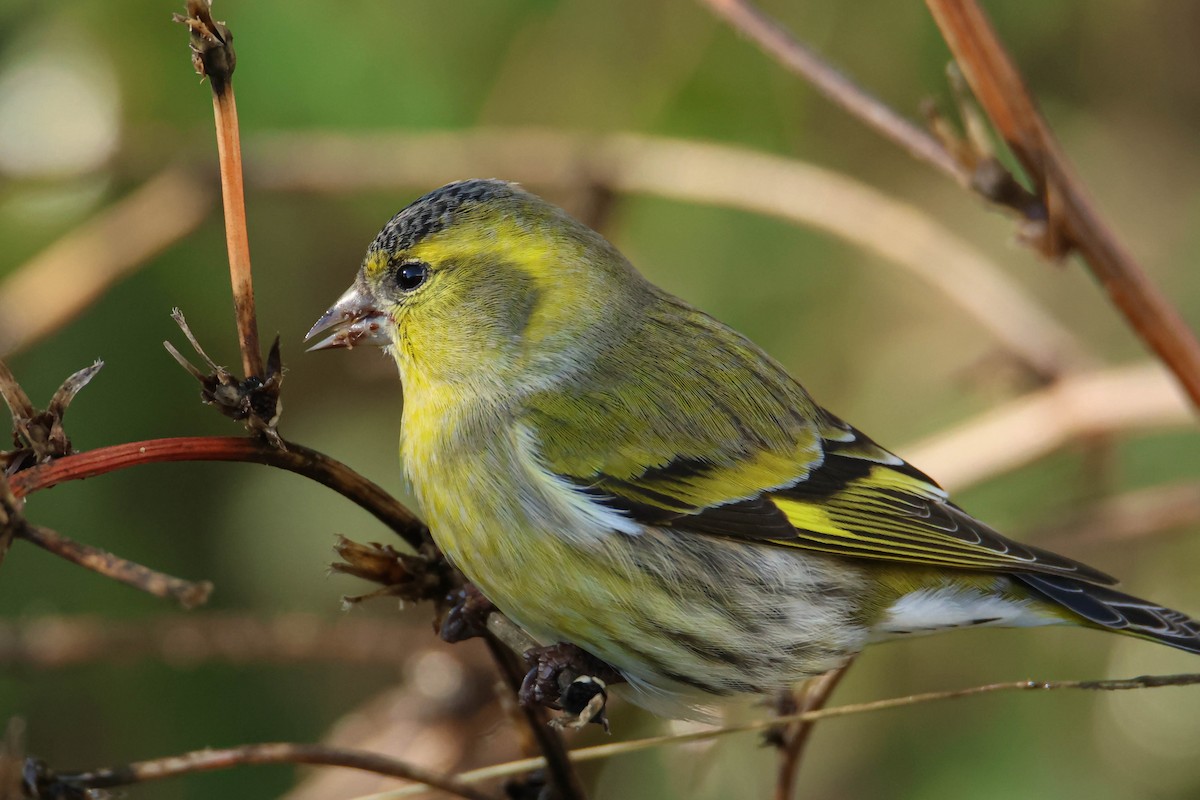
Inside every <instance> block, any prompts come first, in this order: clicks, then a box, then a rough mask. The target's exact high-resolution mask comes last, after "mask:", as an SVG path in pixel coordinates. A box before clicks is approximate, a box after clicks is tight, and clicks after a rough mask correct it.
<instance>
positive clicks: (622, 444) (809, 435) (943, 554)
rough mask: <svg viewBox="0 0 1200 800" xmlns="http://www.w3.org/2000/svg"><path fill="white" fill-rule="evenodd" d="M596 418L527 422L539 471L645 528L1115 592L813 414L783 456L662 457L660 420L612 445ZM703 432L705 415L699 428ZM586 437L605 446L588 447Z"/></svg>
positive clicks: (1098, 576)
mask: <svg viewBox="0 0 1200 800" xmlns="http://www.w3.org/2000/svg"><path fill="white" fill-rule="evenodd" d="M604 416H607V415H606V414H604V413H603V411H601V416H600V418H598V419H597V420H594V421H593V423H592V424H590V425H588V426H587V427H581V426H578V425H571V424H567V423H565V422H564V421H563V418H561V417H560V418H555V417H554V415H550V416H547V415H541V416H539V417H538V419H537V420H536V426H535V427H536V428H537V430H538V431H539V434H540V435H541V437H542V441H543V442H550V443H551V444H550V446H549V447H544V448H543V458H544V466H545V468H546V469H547V470H549V471H551V472H553V473H555V474H556V475H558V476H560V477H562V478H565V479H566V480H568V481H570V482H572V483H573V484H575V485H576V486H578V487H579V488H580V489H581V490H582V491H585V492H587V493H589V494H591V495H592V496H594V497H595V498H596V499H597V500H598V501H599V502H602V503H604V504H606V505H608V506H610V507H612V508H615V509H618V510H620V511H621V512H623V513H625V514H626V515H628V516H629V517H630V518H632V519H634V520H636V521H638V522H640V523H643V524H646V525H654V526H658V527H662V528H667V529H672V530H677V531H679V532H680V534H681V535H689V534H691V535H695V534H703V535H717V536H727V537H731V538H735V539H742V540H752V541H756V542H760V543H763V544H769V545H776V546H781V547H796V548H800V549H804V550H815V551H820V552H823V553H829V554H833V555H838V556H850V557H855V558H864V559H876V560H883V561H893V562H906V563H911V564H918V565H926V566H938V567H949V568H957V569H969V570H995V571H1017V572H1033V573H1042V574H1051V575H1060V576H1068V577H1072V578H1075V579H1078V580H1083V581H1087V582H1090V583H1099V584H1112V583H1115V582H1116V580H1115V579H1114V578H1112V577H1110V576H1108V575H1106V574H1104V573H1102V572H1100V571H1098V570H1096V569H1093V568H1091V567H1088V566H1086V565H1084V564H1080V563H1078V562H1076V561H1073V560H1071V559H1069V558H1065V557H1063V556H1059V555H1056V554H1054V553H1051V552H1048V551H1045V550H1041V549H1039V548H1036V547H1032V546H1029V545H1024V544H1021V543H1018V542H1014V541H1012V540H1011V539H1007V538H1005V537H1004V536H1002V535H1000V534H999V533H997V532H996V531H995V530H993V529H992V528H990V527H988V526H987V525H985V524H983V523H982V522H980V521H979V520H976V519H975V518H973V517H972V516H970V515H969V514H967V513H966V512H964V511H963V510H962V509H960V508H958V507H957V506H955V505H954V504H953V503H951V502H949V501H948V500H947V497H946V493H945V492H944V491H943V490H942V489H941V488H940V487H939V486H938V485H937V484H936V483H934V481H933V480H932V479H930V478H929V477H928V476H926V475H925V474H923V473H922V472H921V471H920V470H918V469H916V468H915V467H913V466H912V465H910V464H908V463H907V462H905V461H904V460H903V459H901V458H899V457H898V456H896V455H893V454H892V453H890V452H888V451H887V450H885V449H883V448H882V447H880V446H879V445H877V444H875V443H874V442H873V441H871V440H870V439H869V438H867V437H866V436H864V435H863V434H862V433H860V432H859V431H857V430H855V429H854V428H852V427H851V426H849V425H847V424H845V423H843V422H841V421H840V420H838V419H836V418H834V417H832V416H831V415H829V414H827V413H826V412H824V411H821V410H820V409H816V408H815V406H814V407H813V408H809V409H806V413H805V415H804V416H805V417H806V419H807V424H806V425H804V426H798V427H797V428H796V429H795V430H794V431H793V432H792V433H791V434H790V440H791V447H790V449H789V448H787V447H784V448H780V447H779V446H778V443H775V444H774V445H771V446H766V445H759V446H755V445H754V438H755V437H753V436H750V437H746V436H741V437H740V438H739V437H738V436H733V437H732V439H725V440H723V441H724V442H726V443H727V444H726V446H724V447H713V449H712V450H710V451H709V452H708V454H707V455H702V454H701V453H692V454H686V455H678V454H676V453H674V452H673V448H671V447H670V446H669V444H670V440H671V438H672V437H671V436H660V435H659V433H660V432H656V431H653V430H651V428H653V427H654V423H653V420H656V419H658V420H661V419H662V417H661V416H660V415H658V414H656V413H655V411H654V410H653V409H648V410H645V413H644V414H641V415H637V414H635V415H633V416H634V417H636V418H638V419H640V420H642V423H643V424H645V425H646V426H647V429H646V430H644V431H641V432H637V433H634V434H633V435H632V436H620V435H619V436H617V437H616V439H615V440H614V439H613V438H611V434H612V433H613V428H612V426H611V425H606V424H604V421H603V417H604ZM718 416H720V415H718ZM610 418H611V417H610ZM679 422H680V420H674V421H673V423H672V424H675V423H679ZM686 423H687V420H686V419H684V420H683V421H682V423H681V424H683V425H686ZM711 424H712V418H711V415H709V417H706V418H705V420H704V425H703V427H704V428H708V427H710V426H711ZM596 431H603V432H604V433H605V435H606V436H608V437H609V438H607V439H605V440H604V442H603V443H601V442H600V441H598V440H595V439H594V438H593V437H595V436H596V435H597V434H596V433H595V432H596ZM675 440H676V441H680V440H687V439H686V437H684V438H682V439H681V437H675ZM729 442H733V443H734V444H732V445H730V444H728V443H729ZM647 465H649V466H647Z"/></svg>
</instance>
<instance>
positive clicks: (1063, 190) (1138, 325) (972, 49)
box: [926, 0, 1200, 406]
mask: <svg viewBox="0 0 1200 800" xmlns="http://www.w3.org/2000/svg"><path fill="white" fill-rule="evenodd" d="M926 4H927V5H928V6H929V10H930V11H931V12H932V13H933V18H934V20H935V21H936V22H937V24H938V27H939V28H940V29H941V31H942V36H943V37H944V38H945V39H946V44H947V45H949V47H950V51H951V52H952V53H953V54H954V57H955V59H956V60H957V61H958V64H959V66H960V67H961V68H962V71H963V75H964V76H965V77H966V79H967V82H968V83H969V84H970V85H971V89H972V91H973V92H974V93H975V96H976V97H977V98H978V99H979V102H980V104H981V105H982V106H983V108H984V110H985V111H986V112H987V114H988V116H989V117H990V118H991V120H992V123H993V124H994V125H995V126H996V130H997V131H998V132H999V133H1000V135H1001V136H1002V137H1003V139H1004V141H1005V142H1006V143H1007V144H1008V146H1009V147H1010V148H1011V149H1012V151H1013V153H1014V154H1015V155H1016V156H1017V158H1018V159H1019V160H1020V162H1021V165H1022V166H1023V167H1024V168H1025V171H1026V172H1027V173H1028V175H1029V177H1030V179H1031V180H1032V181H1033V182H1034V184H1035V186H1036V188H1037V190H1038V194H1039V196H1041V197H1042V198H1043V200H1044V205H1045V207H1046V209H1047V211H1048V213H1049V219H1048V220H1047V222H1046V225H1045V229H1044V236H1042V237H1041V239H1040V240H1039V241H1037V242H1035V244H1036V245H1037V246H1038V247H1039V249H1040V250H1041V251H1042V252H1043V253H1044V254H1045V255H1047V256H1049V257H1051V258H1062V257H1063V256H1065V255H1066V254H1068V253H1069V252H1070V251H1071V250H1078V251H1079V253H1080V255H1082V256H1083V259H1084V260H1085V261H1086V262H1087V264H1088V266H1089V267H1090V268H1091V270H1092V273H1093V275H1095V277H1096V279H1097V280H1099V281H1100V283H1101V285H1102V286H1103V287H1104V289H1105V291H1107V292H1108V295H1109V298H1110V299H1111V300H1112V302H1113V304H1114V305H1116V306H1117V308H1118V309H1120V311H1121V313H1123V314H1124V315H1125V319H1126V321H1127V322H1128V323H1129V325H1130V327H1132V328H1133V330H1134V331H1135V332H1136V333H1137V335H1138V336H1140V337H1141V338H1142V340H1143V341H1144V342H1145V343H1146V344H1147V345H1148V346H1149V347H1150V349H1151V350H1153V351H1154V352H1155V353H1157V354H1158V356H1159V358H1161V359H1162V360H1163V362H1164V363H1166V364H1167V366H1168V367H1170V369H1171V371H1172V372H1173V373H1175V377H1176V378H1177V379H1178V380H1179V382H1180V383H1181V384H1182V385H1183V386H1184V388H1185V389H1186V390H1187V392H1188V394H1189V396H1190V397H1191V399H1192V404H1193V405H1196V406H1200V342H1198V341H1197V340H1196V336H1195V334H1194V333H1193V332H1192V331H1191V329H1189V328H1188V326H1187V324H1186V323H1185V322H1184V321H1183V318H1182V317H1181V316H1180V315H1179V312H1178V311H1176V309H1175V307H1174V306H1173V305H1172V304H1171V303H1170V302H1168V301H1167V299H1166V297H1165V296H1164V295H1163V294H1162V292H1160V291H1159V290H1158V287H1156V286H1155V285H1154V284H1153V283H1152V282H1151V281H1150V279H1149V278H1148V277H1147V276H1146V273H1145V270H1143V269H1142V267H1141V265H1140V264H1138V262H1137V260H1136V259H1135V258H1134V257H1133V255H1132V254H1131V253H1130V252H1129V251H1128V250H1126V249H1125V247H1124V246H1123V245H1122V244H1121V243H1120V242H1119V241H1118V240H1117V237H1116V235H1115V234H1114V233H1113V231H1112V229H1111V228H1109V227H1108V226H1107V225H1106V224H1105V223H1104V221H1103V220H1102V219H1101V218H1100V216H1099V214H1098V213H1097V212H1096V210H1095V209H1094V207H1093V206H1092V203H1091V200H1090V199H1089V198H1088V196H1087V193H1086V191H1085V190H1084V188H1083V185H1082V184H1081V183H1080V181H1079V180H1078V178H1076V177H1075V174H1074V172H1073V170H1072V169H1071V166H1070V165H1069V164H1068V162H1067V159H1066V157H1065V156H1064V155H1063V154H1062V151H1061V149H1060V148H1059V145H1058V142H1057V141H1056V140H1055V138H1054V136H1053V134H1051V132H1050V128H1049V126H1048V125H1047V124H1046V122H1045V120H1044V119H1043V118H1042V115H1041V113H1040V112H1039V111H1038V109H1037V104H1036V103H1035V102H1034V100H1033V98H1032V97H1031V96H1030V94H1029V91H1028V90H1027V89H1026V87H1025V83H1024V81H1022V80H1021V75H1020V73H1019V71H1018V70H1017V67H1016V65H1015V64H1014V63H1013V61H1012V59H1011V58H1010V57H1009V55H1008V53H1007V52H1006V51H1005V49H1004V46H1003V45H1002V44H1001V43H1000V40H999V38H998V37H997V36H996V32H995V30H994V29H993V28H992V26H991V23H990V22H989V21H988V19H987V16H986V15H985V14H984V13H983V10H982V9H980V8H979V5H978V4H977V3H976V2H975V0H926Z"/></svg>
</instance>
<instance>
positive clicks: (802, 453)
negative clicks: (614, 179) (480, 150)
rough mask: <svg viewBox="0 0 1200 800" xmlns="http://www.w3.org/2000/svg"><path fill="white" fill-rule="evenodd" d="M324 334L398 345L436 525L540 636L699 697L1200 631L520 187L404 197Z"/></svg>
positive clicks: (409, 436) (445, 547)
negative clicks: (1063, 628)
mask: <svg viewBox="0 0 1200 800" xmlns="http://www.w3.org/2000/svg"><path fill="white" fill-rule="evenodd" d="M321 333H327V334H329V335H328V336H327V337H326V338H324V339H323V340H321V341H319V342H318V343H317V344H316V345H315V346H314V348H313V349H323V348H329V347H349V346H353V345H354V344H359V343H370V344H377V345H381V346H383V347H385V348H387V349H388V350H389V351H390V352H391V354H392V355H393V356H394V358H395V359H396V364H397V365H398V366H399V370H400V378H401V381H402V384H403V395H404V405H403V418H402V432H401V445H400V451H401V455H402V458H403V461H404V468H405V470H406V472H407V474H408V477H409V479H410V480H411V483H412V486H413V488H414V489H415V492H416V495H417V497H418V499H419V501H420V504H421V506H422V508H423V510H424V512H425V514H426V516H427V520H428V523H429V526H430V530H431V533H432V535H433V538H434V540H435V541H436V542H437V544H438V546H439V547H440V548H441V549H442V551H443V552H444V553H445V554H446V556H448V557H449V558H450V560H451V561H452V562H453V563H454V564H455V565H456V566H457V567H459V568H460V569H461V570H462V572H463V573H464V574H465V575H466V576H467V577H468V578H469V579H470V580H471V581H472V582H473V583H474V584H475V585H476V586H478V588H479V589H480V590H481V591H482V592H483V593H484V595H486V596H487V598H488V599H489V600H491V601H492V602H493V603H494V604H495V605H496V606H497V607H498V608H499V609H500V610H501V611H503V612H504V613H505V614H507V615H508V616H509V617H510V618H511V619H513V620H514V621H515V622H516V623H518V624H519V625H521V626H522V627H523V628H525V629H526V630H527V631H528V632H529V633H530V634H531V635H532V636H534V637H535V638H537V639H538V640H540V641H541V642H543V643H544V644H552V643H557V642H569V643H573V644H575V645H578V646H579V647H581V648H583V649H584V650H586V651H587V652H589V653H591V654H592V655H594V656H596V657H598V658H600V659H602V660H603V661H605V662H607V663H608V664H610V665H611V666H613V667H614V668H616V669H617V670H618V671H619V672H620V673H621V674H622V675H623V676H624V677H625V678H626V679H627V680H628V682H629V683H630V684H632V686H633V687H634V689H635V690H636V691H635V692H634V696H633V699H634V700H635V701H637V702H640V703H641V704H643V705H645V706H647V707H650V708H652V709H654V710H657V711H659V712H660V713H665V714H668V715H681V716H695V715H702V714H704V713H705V710H704V709H705V707H706V706H707V705H708V704H710V703H711V702H712V701H713V700H714V698H716V697H721V696H729V695H739V694H746V693H770V692H775V691H778V690H781V689H785V688H789V687H792V686H794V685H795V684H797V683H798V682H800V681H802V680H803V679H806V678H810V677H812V676H815V675H818V674H820V673H823V672H825V671H827V670H830V669H833V668H835V667H838V666H841V665H842V664H844V663H845V662H846V661H847V659H848V658H850V657H851V656H854V655H855V654H857V653H858V652H859V651H860V650H862V648H863V647H864V646H865V645H867V644H870V643H873V642H878V641H884V640H888V639H895V638H899V637H905V636H915V635H918V634H925V633H932V632H935V631H943V630H949V629H954V628H967V627H979V626H1004V627H1025V626H1039V625H1060V624H1068V625H1082V626H1086V627H1091V628H1100V629H1104V630H1111V631H1115V632H1117V633H1124V634H1129V635H1132V636H1138V637H1141V638H1144V639H1151V640H1154V641H1157V642H1162V643H1164V644H1168V645H1171V646H1173V647H1178V648H1180V649H1183V650H1188V651H1191V652H1194V653H1200V623H1197V622H1196V621H1195V620H1192V619H1190V618H1188V617H1187V616H1185V615H1184V614H1181V613H1179V612H1178V611H1172V610H1170V609H1167V608H1163V607H1161V606H1158V605H1155V604H1154V603H1150V602H1147V601H1145V600H1139V599H1137V598H1135V597H1131V596H1129V595H1126V594H1122V593H1120V592H1117V591H1115V590H1113V589H1111V588H1109V586H1110V585H1111V584H1113V583H1115V581H1114V579H1113V578H1111V577H1109V576H1108V575H1105V574H1104V573H1102V572H1099V571H1098V570H1095V569H1093V568H1091V567H1088V566H1085V565H1083V564H1080V563H1078V562H1075V561H1072V560H1071V559H1068V558H1064V557H1063V556H1059V555H1055V554H1054V553H1050V552H1047V551H1045V550H1040V549H1038V548H1035V547H1031V546H1029V545H1023V544H1019V543H1017V542H1014V541H1011V540H1009V539H1006V538H1004V537H1003V536H1001V535H1000V534H998V533H997V532H996V531H994V530H992V529H991V528H989V527H988V526H987V525H985V524H984V523H982V522H980V521H979V520H977V519H975V518H974V517H972V516H971V515H969V514H967V513H966V512H965V511H963V510H962V509H960V508H959V507H958V506H956V505H954V504H953V503H951V502H950V501H949V500H948V499H947V497H946V493H945V492H944V491H943V490H942V489H941V488H940V487H939V486H938V485H937V484H936V483H934V481H933V480H932V479H930V478H929V477H928V476H926V475H925V474H923V473H922V472H921V471H920V470H918V469H917V468H915V467H913V466H912V465H910V464H908V463H906V462H905V461H904V460H903V459H901V458H898V457H897V456H895V455H893V454H892V453H890V452H888V451H887V450H885V449H883V448H882V447H880V446H879V445H877V444H875V442H873V441H872V440H871V439H869V438H867V437H866V436H865V435H863V434H862V433H861V432H859V431H858V430H856V429H855V428H853V427H852V426H850V425H848V424H847V423H845V422H843V421H842V420H840V419H838V418H837V417H836V416H834V415H833V414H831V413H829V412H828V411H826V410H825V409H823V408H821V406H819V405H817V404H816V403H815V402H814V401H813V400H812V398H811V397H809V395H808V393H807V392H805V390H804V389H803V388H802V387H801V386H800V384H799V383H797V382H796V381H795V380H794V379H793V378H792V377H791V376H790V375H788V374H787V372H785V371H784V369H783V368H782V367H781V366H780V365H779V364H778V363H776V362H775V360H774V359H772V358H771V357H770V356H768V355H767V354H766V353H764V352H763V351H762V350H761V349H759V348H758V347H756V346H755V345H754V344H753V343H751V342H750V341H748V340H747V339H746V338H745V337H743V336H741V335H740V334H738V333H737V332H736V331H734V330H731V329H730V328H728V327H726V326H725V325H723V324H721V323H720V322H718V321H716V320H715V319H713V318H712V317H710V316H708V315H707V314H704V313H702V312H700V311H697V310H696V309H694V308H692V307H691V306H689V305H688V304H687V303H685V302H683V301H682V300H680V299H678V298H676V297H673V296H672V295H670V294H668V293H667V292H665V291H663V290H662V289H659V288H658V287H657V286H654V285H653V284H651V283H649V282H648V281H647V280H646V279H645V278H643V277H642V276H641V275H640V274H639V273H638V272H637V270H635V269H634V267H633V266H632V265H631V264H630V263H629V261H627V260H626V259H625V258H624V256H622V255H621V253H619V252H618V251H617V250H616V248H614V247H613V246H612V245H611V244H610V243H609V242H607V241H606V240H605V239H604V238H603V237H601V236H600V235H599V234H597V233H596V232H594V231H592V230H591V229H589V228H588V227H586V226H585V225H583V224H581V223H579V222H577V221H576V220H574V219H572V218H571V217H570V216H568V215H567V214H566V213H565V212H564V211H562V210H561V209H559V208H557V207H555V206H553V205H551V204H549V203H547V202H545V201H544V200H541V199H540V198H538V197H535V196H534V195H532V194H529V193H528V192H526V191H524V190H522V189H521V188H519V187H518V186H516V185H514V184H511V183H507V182H504V181H496V180H468V181H463V182H459V183H453V184H450V185H448V186H444V187H442V188H440V189H438V190H436V191H434V192H432V193H430V194H428V195H426V196H425V197H422V198H421V199H419V200H417V201H416V202H414V203H413V204H412V205H410V206H408V207H407V208H406V209H404V210H403V211H401V212H400V213H399V214H397V215H396V216H395V217H394V218H393V219H392V220H391V221H390V222H389V223H388V224H387V225H386V226H384V228H383V230H382V231H381V232H380V233H379V235H378V236H377V237H376V238H375V241H374V242H372V244H371V246H370V248H369V249H368V251H367V254H366V257H365V258H364V259H363V262H362V266H361V268H360V269H359V272H358V276H357V278H356V279H355V281H354V285H353V286H352V287H351V288H350V290H349V291H347V292H346V293H345V294H344V295H343V296H342V297H341V298H340V299H339V300H338V301H337V303H336V304H335V305H334V306H333V307H332V308H330V309H329V311H328V312H327V313H326V314H325V315H324V316H323V317H322V318H321V319H320V321H318V322H317V324H316V326H315V327H314V328H313V330H312V331H311V332H310V333H309V338H312V337H314V336H316V335H318V334H321Z"/></svg>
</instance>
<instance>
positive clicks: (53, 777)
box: [25, 742, 494, 800]
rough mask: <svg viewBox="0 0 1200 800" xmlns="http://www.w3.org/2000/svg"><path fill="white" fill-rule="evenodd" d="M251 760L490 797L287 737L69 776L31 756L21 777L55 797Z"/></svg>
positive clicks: (401, 766) (387, 762)
mask: <svg viewBox="0 0 1200 800" xmlns="http://www.w3.org/2000/svg"><path fill="white" fill-rule="evenodd" d="M254 764H314V765H318V766H326V767H347V768H349V769H361V770H364V771H366V772H374V773H376V774H379V775H387V776H389V777H392V778H402V779H404V780H408V781H413V782H415V783H421V784H424V785H426V786H429V787H432V788H434V789H440V790H441V791H443V792H448V793H450V794H452V795H454V796H456V797H464V798H467V800H494V799H493V798H492V796H491V795H489V794H487V793H485V792H482V791H480V790H479V789H476V788H474V787H472V786H468V785H467V784H465V783H462V782H461V781H458V780H456V779H455V778H452V777H450V776H448V775H442V774H440V773H437V772H432V771H430V770H427V769H423V768H421V767H418V766H415V765H413V764H409V763H407V762H405V761H399V760H397V759H394V758H388V757H387V756H382V755H379V754H378V753H368V752H365V751H363V750H350V749H348V748H344V747H331V746H329V745H323V744H296V743H291V742H269V743H264V744H247V745H242V746H240V747H225V748H219V749H205V750H195V751H192V752H190V753H183V754H181V755H177V756H168V757H167V758H156V759H153V760H150V761H135V762H134V763H132V764H124V765H122V766H119V767H108V768H105V769H96V770H90V771H88V772H80V773H76V774H73V775H66V774H62V775H60V774H56V773H55V772H53V771H52V770H50V769H49V768H48V767H47V766H46V765H45V764H44V763H42V762H40V761H34V760H32V759H31V763H29V766H27V768H26V770H25V774H26V776H27V777H26V780H27V781H28V782H29V783H31V784H33V785H32V786H27V791H28V790H33V792H34V793H31V794H29V795H27V796H30V797H59V796H61V795H59V794H55V792H56V791H59V790H61V789H63V788H65V789H75V790H79V789H107V788H112V787H114V786H129V785H131V784H135V783H146V782H147V781H159V780H163V779H165V778H174V777H178V776H180V775H191V774H194V773H197V772H211V771H213V770H218V769H229V768H231V767H241V766H248V765H254Z"/></svg>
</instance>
